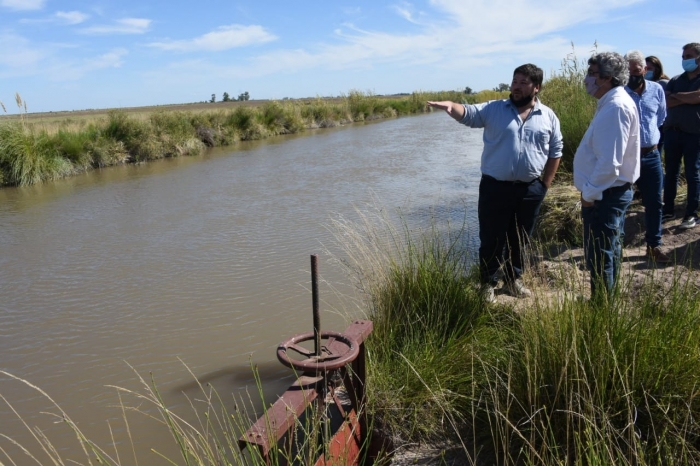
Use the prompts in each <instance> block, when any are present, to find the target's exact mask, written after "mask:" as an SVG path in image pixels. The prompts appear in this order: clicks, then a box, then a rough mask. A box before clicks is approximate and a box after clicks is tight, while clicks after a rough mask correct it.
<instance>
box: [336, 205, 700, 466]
mask: <svg viewBox="0 0 700 466" xmlns="http://www.w3.org/2000/svg"><path fill="white" fill-rule="evenodd" d="M336 230H337V232H338V235H337V237H338V239H339V240H340V242H341V243H342V244H343V245H345V246H346V248H345V255H346V256H347V257H346V259H345V262H346V263H347V265H348V266H349V269H350V271H351V272H352V273H353V275H354V276H356V277H357V281H358V284H359V285H360V287H361V289H362V290H363V292H364V293H365V294H366V297H367V302H366V306H367V308H368V314H369V318H371V319H372V320H373V321H374V323H375V330H374V333H373V335H372V337H371V338H370V339H369V340H368V341H367V345H368V351H369V355H370V360H369V368H370V379H369V387H370V408H371V410H372V412H373V413H374V415H375V416H376V417H377V423H378V424H379V425H383V426H385V429H386V431H387V432H389V433H390V434H391V435H393V436H394V437H395V438H396V442H395V443H396V444H399V445H400V444H402V443H410V442H420V441H426V440H431V439H433V440H435V439H441V438H445V437H448V438H451V439H452V440H453V442H455V443H456V444H457V445H460V446H461V448H462V449H463V456H464V464H499V465H511V464H512V465H516V464H552V465H554V464H567V465H569V464H570V465H590V464H598V465H620V464H623V465H661V464H684V465H690V464H700V426H698V423H697V419H698V416H700V403H699V400H698V387H700V339H698V338H697V329H698V328H700V296H699V293H698V291H697V289H695V287H694V285H693V284H692V283H691V281H690V280H689V279H688V278H687V276H686V278H681V277H680V276H679V278H678V279H677V280H676V281H675V282H673V283H672V284H671V285H669V286H665V285H664V284H663V283H660V282H656V281H655V279H654V277H653V275H652V276H650V277H649V279H648V282H647V283H646V284H645V285H644V286H642V288H635V289H632V288H624V287H623V289H622V290H621V294H620V298H619V299H616V300H613V301H611V302H608V303H597V304H592V303H591V302H588V301H584V300H581V299H579V298H577V295H582V294H584V292H585V289H584V287H587V286H588V285H587V284H586V283H579V284H576V283H577V280H576V279H575V278H574V277H572V276H569V275H568V274H569V272H568V271H569V270H575V269H576V267H562V269H561V270H562V271H561V272H560V273H561V274H562V277H560V280H558V282H559V283H562V284H566V286H567V288H561V289H548V288H547V287H540V288H538V289H536V293H535V297H534V298H533V299H532V301H531V302H530V306H529V307H528V308H527V310H524V311H516V310H514V309H513V308H512V307H510V306H508V305H506V304H497V305H487V304H485V303H484V302H483V301H482V300H481V299H480V296H479V294H478V293H477V290H478V284H477V281H476V278H475V277H474V276H473V274H472V273H471V266H470V264H471V263H472V262H471V261H469V260H466V259H467V257H466V256H465V253H464V251H462V250H461V248H460V244H462V242H461V241H460V240H459V239H458V238H459V236H460V233H455V234H452V235H447V236H446V235H445V234H444V233H439V232H436V231H428V232H425V233H424V234H422V235H419V236H418V237H416V236H415V233H411V232H410V231H409V230H408V229H401V228H395V227H393V226H389V227H387V223H386V222H385V221H384V220H383V219H381V218H380V219H378V220H377V218H375V219H374V220H373V221H368V217H366V216H365V217H363V218H361V220H360V221H359V222H347V221H337V222H336ZM416 238H418V239H416ZM446 238H447V239H446ZM450 238H451V239H450ZM623 282H625V283H628V284H631V282H632V281H631V280H629V281H625V280H623ZM572 284H573V285H572ZM626 286H627V285H626ZM660 289H661V290H663V292H662V293H659V290H660Z"/></svg>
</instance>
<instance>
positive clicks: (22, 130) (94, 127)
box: [0, 91, 473, 185]
mask: <svg viewBox="0 0 700 466" xmlns="http://www.w3.org/2000/svg"><path fill="white" fill-rule="evenodd" d="M462 97H464V96H463V95H462V94H460V93H457V92H437V93H436V92H433V93H430V92H418V93H414V94H411V95H406V96H399V97H391V98H388V97H383V96H376V95H374V94H372V93H370V92H366V93H365V92H360V91H351V92H350V93H349V94H348V95H347V96H343V97H341V98H337V99H316V100H312V101H279V102H278V101H272V102H267V103H264V104H262V105H259V106H256V107H245V106H239V107H236V108H233V109H229V110H218V111H205V112H182V111H156V112H154V113H152V114H150V115H147V116H145V117H143V116H131V115H129V114H127V113H126V112H123V111H116V110H115V111H110V112H108V113H107V114H106V116H104V117H96V118H95V119H94V120H90V121H87V122H86V121H81V122H79V124H78V123H74V122H68V121H65V122H63V123H59V124H58V128H47V127H45V126H43V125H42V124H40V123H31V122H28V121H27V120H26V118H25V114H26V103H25V102H23V101H22V100H21V98H20V97H19V96H18V97H17V99H18V107H19V108H20V110H23V111H24V112H25V113H21V115H20V118H19V120H7V121H3V122H0V137H1V139H2V141H1V142H0V185H27V184H33V183H38V182H42V181H47V180H54V179H57V178H60V177H63V176H67V175H70V174H73V173H77V172H81V171H85V170H89V169H92V168H97V167H106V166H110V165H115V164H121V163H128V162H132V163H140V162H146V161H148V160H154V159H159V158H163V157H177V156H182V155H197V154H200V153H202V152H203V150H204V149H205V147H207V146H208V147H213V146H226V145H231V144H235V143H236V142H238V141H245V140H256V139H264V138H267V137H270V136H277V135H281V134H293V133H299V132H302V131H305V130H306V129H311V128H320V127H332V126H337V125H342V124H348V123H352V122H361V121H366V120H374V119H379V118H393V117H396V116H401V115H410V114H415V113H421V112H425V111H427V109H426V105H425V102H426V101H427V100H436V99H440V100H444V99H447V98H450V99H460V98H462ZM470 97H471V96H470ZM472 98H473V97H472ZM3 109H4V106H3Z"/></svg>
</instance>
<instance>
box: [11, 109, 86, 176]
mask: <svg viewBox="0 0 700 466" xmlns="http://www.w3.org/2000/svg"><path fill="white" fill-rule="evenodd" d="M0 167H2V171H3V172H4V173H3V176H2V179H3V182H4V183H6V184H11V185H17V186H26V185H30V184H35V183H40V182H42V181H48V180H56V179H58V178H61V177H64V176H67V175H69V174H70V173H72V172H73V166H72V164H71V163H70V162H69V161H68V160H66V159H65V158H63V157H61V155H60V154H59V152H58V150H57V149H56V147H55V146H54V144H53V142H52V140H51V139H50V138H49V137H48V135H47V134H46V132H45V131H38V132H37V131H33V130H31V129H28V128H27V127H26V126H25V125H24V124H22V123H20V122H10V123H4V124H1V125H0Z"/></svg>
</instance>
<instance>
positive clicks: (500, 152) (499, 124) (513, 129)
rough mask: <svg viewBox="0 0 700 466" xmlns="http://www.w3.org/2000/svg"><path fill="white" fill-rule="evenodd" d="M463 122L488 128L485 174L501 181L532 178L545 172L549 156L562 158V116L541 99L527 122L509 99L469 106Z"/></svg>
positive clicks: (482, 167) (465, 108) (536, 102)
mask: <svg viewBox="0 0 700 466" xmlns="http://www.w3.org/2000/svg"><path fill="white" fill-rule="evenodd" d="M460 123H462V124H464V125H467V126H470V127H472V128H484V151H483V152H482V154H481V173H482V174H484V175H488V176H491V177H493V178H495V179H497V180H501V181H525V182H529V181H532V180H534V179H535V178H538V177H539V176H540V175H541V174H542V170H544V166H545V164H546V163H547V160H548V159H554V158H559V157H561V153H562V148H563V146H564V143H563V139H562V135H561V129H560V126H559V118H557V116H556V115H555V114H554V112H553V111H552V109H550V108H549V107H547V106H546V105H543V104H542V103H540V101H539V99H537V100H536V101H535V107H534V108H533V109H532V111H531V112H530V114H529V115H528V116H527V118H525V121H522V120H521V119H520V115H519V113H518V109H517V107H515V105H514V104H513V103H512V102H511V101H510V100H509V99H506V100H492V101H489V102H485V103H483V104H476V105H465V106H464V118H462V119H461V120H460Z"/></svg>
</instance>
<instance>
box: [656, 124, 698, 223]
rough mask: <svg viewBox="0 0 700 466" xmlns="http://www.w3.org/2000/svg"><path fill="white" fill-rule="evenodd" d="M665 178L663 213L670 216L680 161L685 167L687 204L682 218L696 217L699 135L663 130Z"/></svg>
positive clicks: (672, 209) (670, 129) (673, 207)
mask: <svg viewBox="0 0 700 466" xmlns="http://www.w3.org/2000/svg"><path fill="white" fill-rule="evenodd" d="M664 147H665V151H666V152H665V153H666V178H665V179H664V213H665V214H672V213H673V212H674V210H675V206H674V202H675V200H676V192H677V190H678V180H679V178H680V170H681V161H683V164H684V165H685V179H686V181H687V182H688V203H687V204H686V206H685V215H684V217H690V216H693V217H697V215H698V195H700V171H699V170H700V134H691V133H686V132H684V131H680V130H678V129H675V128H664Z"/></svg>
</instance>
